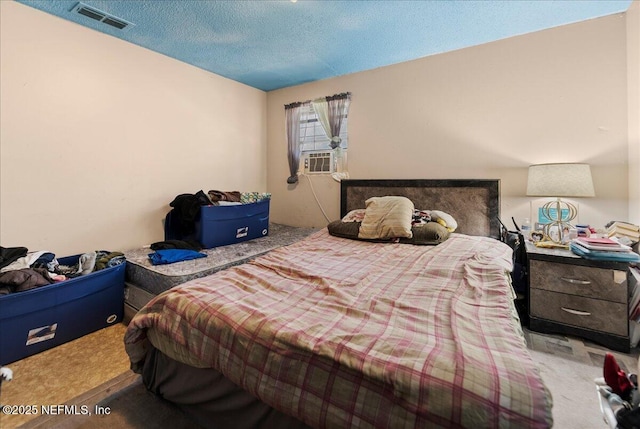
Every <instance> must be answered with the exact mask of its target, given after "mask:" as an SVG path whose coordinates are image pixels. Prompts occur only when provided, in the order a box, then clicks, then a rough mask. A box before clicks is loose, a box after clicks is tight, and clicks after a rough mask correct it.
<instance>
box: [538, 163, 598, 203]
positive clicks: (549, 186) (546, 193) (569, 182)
mask: <svg viewBox="0 0 640 429" xmlns="http://www.w3.org/2000/svg"><path fill="white" fill-rule="evenodd" d="M527 196H530V197H595V196H596V193H595V191H594V189H593V180H592V178H591V167H590V166H589V164H568V163H565V164H536V165H531V166H529V178H528V180H527Z"/></svg>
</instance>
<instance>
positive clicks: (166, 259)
mask: <svg viewBox="0 0 640 429" xmlns="http://www.w3.org/2000/svg"><path fill="white" fill-rule="evenodd" d="M151 250H155V252H153V253H149V255H147V256H149V260H150V261H151V264H153V265H165V264H173V263H174V262H182V261H190V260H192V259H199V258H206V257H207V254H206V253H201V252H200V250H202V245H201V244H200V243H198V242H197V241H195V240H165V241H158V242H157V243H153V244H152V245H151Z"/></svg>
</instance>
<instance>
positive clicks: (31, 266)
mask: <svg viewBox="0 0 640 429" xmlns="http://www.w3.org/2000/svg"><path fill="white" fill-rule="evenodd" d="M124 262H126V259H125V257H124V253H122V252H111V251H107V250H96V251H93V252H87V253H83V254H82V255H80V257H79V258H78V259H77V260H74V262H73V264H70V265H65V264H60V263H59V262H58V260H57V259H56V255H55V254H54V253H53V252H50V251H47V250H40V251H34V252H29V250H28V249H27V248H26V247H9V248H5V247H0V296H1V295H8V294H10V293H16V292H23V291H27V290H31V289H34V288H37V287H40V286H47V285H50V284H52V283H57V282H61V281H65V280H67V279H71V278H75V277H79V276H84V275H87V274H91V273H92V272H94V271H99V270H103V269H105V268H110V267H115V266H116V265H120V264H122V263H124Z"/></svg>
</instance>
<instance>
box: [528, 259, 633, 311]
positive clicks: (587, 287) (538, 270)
mask: <svg viewBox="0 0 640 429" xmlns="http://www.w3.org/2000/svg"><path fill="white" fill-rule="evenodd" d="M529 264H530V268H531V274H530V287H531V289H532V290H533V289H544V290H548V291H553V292H561V293H564V294H569V295H577V296H580V297H589V298H595V299H604V300H607V301H614V302H619V303H622V304H625V305H626V303H627V273H626V272H624V271H620V270H612V269H605V268H595V267H585V266H580V265H571V264H560V263H556V262H548V261H538V260H530V261H529Z"/></svg>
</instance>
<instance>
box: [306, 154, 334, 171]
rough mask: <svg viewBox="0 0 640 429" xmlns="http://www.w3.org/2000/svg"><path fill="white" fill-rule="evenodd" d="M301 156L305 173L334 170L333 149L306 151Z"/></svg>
mask: <svg viewBox="0 0 640 429" xmlns="http://www.w3.org/2000/svg"><path fill="white" fill-rule="evenodd" d="M303 157H304V172H305V174H317V173H333V172H335V171H336V168H335V167H336V165H335V159H334V157H333V151H323V152H307V153H305V154H304V155H303Z"/></svg>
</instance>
